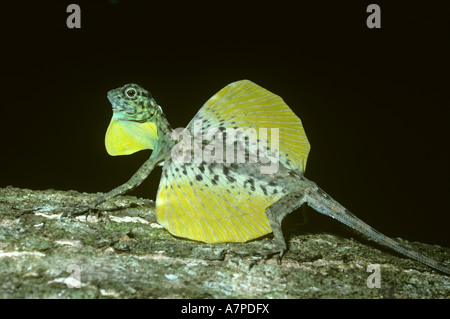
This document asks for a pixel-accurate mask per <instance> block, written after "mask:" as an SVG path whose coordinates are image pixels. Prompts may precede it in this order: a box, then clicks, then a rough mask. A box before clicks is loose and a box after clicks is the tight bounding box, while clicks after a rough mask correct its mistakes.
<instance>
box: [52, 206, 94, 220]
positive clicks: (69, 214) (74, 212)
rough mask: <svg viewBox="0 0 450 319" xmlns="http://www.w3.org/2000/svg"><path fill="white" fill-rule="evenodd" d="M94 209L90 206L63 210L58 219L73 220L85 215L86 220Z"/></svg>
mask: <svg viewBox="0 0 450 319" xmlns="http://www.w3.org/2000/svg"><path fill="white" fill-rule="evenodd" d="M93 209H95V208H93V207H91V206H85V205H83V206H77V207H70V208H67V209H65V211H64V212H63V213H62V214H61V216H60V219H63V218H74V217H77V216H80V215H86V219H87V217H88V216H89V212H90V211H91V210H93Z"/></svg>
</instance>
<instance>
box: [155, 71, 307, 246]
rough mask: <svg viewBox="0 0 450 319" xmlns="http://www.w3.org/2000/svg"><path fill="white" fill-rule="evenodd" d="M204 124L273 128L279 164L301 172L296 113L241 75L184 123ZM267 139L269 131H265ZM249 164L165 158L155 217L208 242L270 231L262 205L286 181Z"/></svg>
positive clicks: (302, 150)
mask: <svg viewBox="0 0 450 319" xmlns="http://www.w3.org/2000/svg"><path fill="white" fill-rule="evenodd" d="M196 120H201V121H202V125H203V127H204V128H211V127H220V128H222V129H224V128H230V127H231V128H236V127H238V128H243V129H245V128H255V129H259V128H266V129H270V128H278V129H279V160H280V165H283V166H285V167H287V168H289V169H293V170H296V171H300V172H303V171H304V168H305V165H306V159H307V156H308V152H309V143H308V140H307V138H306V135H305V132H304V130H303V126H302V124H301V121H300V119H299V118H298V117H297V116H296V115H295V114H294V113H293V112H292V110H291V109H290V108H289V107H288V106H287V105H286V104H285V103H284V102H283V100H282V99H281V98H280V97H278V96H276V95H274V94H272V93H271V92H269V91H267V90H265V89H263V88H262V87H260V86H258V85H256V84H254V83H252V82H250V81H247V80H244V81H238V82H234V83H231V84H229V85H228V86H226V87H225V88H223V89H222V90H221V91H219V92H218V93H217V94H216V95H214V96H213V97H212V98H211V99H210V100H208V101H207V102H206V103H205V105H204V106H203V107H202V108H201V109H200V110H199V112H198V113H197V115H196V116H195V117H194V118H193V120H192V121H191V122H190V124H189V125H188V127H187V129H188V130H190V131H192V130H193V126H194V122H195V121H196ZM267 139H268V143H270V142H271V136H270V135H269V136H267ZM251 165H252V164H248V163H246V164H236V163H214V162H213V163H205V162H202V163H194V162H187V163H186V162H178V161H174V160H172V159H168V160H166V163H165V165H164V168H163V174H162V177H161V182H160V185H159V190H158V195H157V201H156V206H157V218H158V222H159V223H160V224H161V225H163V226H164V227H165V228H166V229H167V230H168V231H169V232H171V233H172V234H173V235H176V236H180V237H185V238H189V239H193V240H198V241H202V242H207V243H217V242H245V241H248V240H251V239H254V238H258V237H261V236H263V235H265V234H268V233H270V232H271V228H270V226H269V222H268V220H267V217H266V215H265V209H266V207H268V206H269V205H271V204H272V203H274V202H276V201H277V200H278V199H279V198H281V197H282V196H283V195H284V194H285V192H286V189H285V185H282V184H280V183H278V182H277V180H276V179H270V178H269V177H267V176H265V177H264V178H259V176H258V174H257V173H255V170H254V169H251V167H252V166H251Z"/></svg>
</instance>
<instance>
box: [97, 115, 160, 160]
mask: <svg viewBox="0 0 450 319" xmlns="http://www.w3.org/2000/svg"><path fill="white" fill-rule="evenodd" d="M157 140H158V134H157V130H156V125H155V124H154V123H150V122H144V123H138V122H132V121H127V120H121V119H117V118H115V117H114V116H113V117H112V119H111V122H110V123H109V126H108V130H107V131H106V136H105V146H106V151H107V152H108V154H109V155H111V156H117V155H129V154H133V153H136V152H138V151H141V150H147V149H150V150H152V149H153V147H154V146H155V144H156V141H157Z"/></svg>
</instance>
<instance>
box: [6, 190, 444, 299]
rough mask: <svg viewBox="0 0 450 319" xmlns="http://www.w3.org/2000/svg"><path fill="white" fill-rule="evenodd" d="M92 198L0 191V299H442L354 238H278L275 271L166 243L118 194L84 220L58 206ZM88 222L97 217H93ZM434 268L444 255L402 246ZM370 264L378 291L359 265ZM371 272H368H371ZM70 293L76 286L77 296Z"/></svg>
mask: <svg viewBox="0 0 450 319" xmlns="http://www.w3.org/2000/svg"><path fill="white" fill-rule="evenodd" d="M99 195H100V194H86V193H79V192H76V191H57V190H45V191H35V190H29V189H19V188H14V187H11V186H9V187H6V188H3V189H0V298H448V297H449V296H450V285H449V277H448V276H445V275H444V274H441V273H438V272H436V271H434V270H432V269H430V268H428V267H427V266H424V265H422V264H420V263H418V262H415V261H412V260H409V259H405V258H403V257H401V256H398V255H396V254H394V253H392V252H390V251H388V250H384V249H383V248H381V247H379V246H376V245H375V244H372V243H370V242H368V241H365V240H363V239H361V238H360V237H355V238H354V239H353V238H344V237H341V236H338V235H333V234H329V233H320V232H306V233H303V234H300V233H298V232H290V231H289V230H288V231H286V237H287V239H288V251H287V253H286V254H285V256H284V258H283V260H282V263H281V265H278V264H277V261H276V259H275V258H272V259H268V260H265V259H261V258H260V257H258V256H257V255H256V254H255V253H254V252H255V251H259V250H260V249H261V247H262V246H264V245H265V244H267V243H268V242H269V241H270V240H271V236H267V237H266V238H262V239H258V240H254V241H252V242H249V243H236V244H231V243H228V244H227V243H225V244H202V243H198V242H194V241H189V240H184V239H180V238H176V237H173V236H172V235H170V234H169V233H168V232H167V231H166V230H165V229H163V228H161V226H159V225H158V224H157V222H156V218H155V208H154V202H153V201H151V200H145V199H138V198H136V197H132V196H120V197H118V198H117V199H114V200H111V201H109V202H107V203H105V204H103V205H102V206H101V209H100V210H99V211H97V212H93V213H94V214H93V215H89V217H88V218H86V217H85V216H80V217H77V218H75V219H63V220H61V219H60V218H59V215H60V214H61V213H62V212H63V210H64V208H67V207H73V206H76V205H82V204H87V203H88V202H90V201H92V200H93V199H95V198H96V197H97V196H99ZM102 211H103V214H101V216H97V213H98V212H102ZM402 243H403V244H404V245H407V246H410V247H412V248H414V249H416V250H419V251H421V252H422V253H424V254H427V255H429V256H431V257H433V258H435V259H438V260H448V256H449V252H450V250H449V249H447V248H442V247H439V246H436V245H434V246H432V245H426V244H421V243H411V242H407V241H405V240H402ZM373 264H378V265H379V270H380V272H379V274H380V276H379V277H378V278H379V283H380V288H376V287H374V288H369V287H368V284H367V281H368V278H369V276H371V275H372V276H371V277H370V278H369V283H376V282H377V281H376V280H374V279H373V278H372V277H374V273H373V271H372V272H367V268H368V266H369V265H373ZM375 268H376V266H375ZM78 286H79V288H77V287H78Z"/></svg>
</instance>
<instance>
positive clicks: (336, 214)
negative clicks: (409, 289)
mask: <svg viewBox="0 0 450 319" xmlns="http://www.w3.org/2000/svg"><path fill="white" fill-rule="evenodd" d="M311 183H313V182H311ZM314 186H315V187H314V189H316V191H313V192H310V193H309V194H307V195H306V198H307V199H306V201H307V203H308V205H309V206H311V207H312V208H313V209H315V210H317V211H318V212H320V213H322V214H324V215H327V216H330V217H332V218H334V219H336V220H338V221H340V222H341V223H343V224H345V225H347V226H349V227H351V228H353V229H354V230H356V231H359V232H360V233H363V234H364V235H366V236H368V237H369V238H370V239H371V240H373V241H375V242H377V243H379V244H381V245H384V246H386V247H388V248H390V249H392V250H394V251H396V252H398V253H400V254H402V255H405V256H407V257H409V258H411V259H414V260H417V261H419V262H421V263H423V264H425V265H427V266H430V267H432V268H434V269H437V270H439V271H441V272H443V273H446V274H447V275H450V268H449V267H448V266H446V265H444V264H442V263H440V262H438V261H436V260H434V259H431V258H429V257H427V256H424V255H422V254H420V253H418V252H416V251H413V250H411V249H408V248H406V247H403V246H402V245H400V244H399V243H398V242H396V241H395V240H393V239H391V238H389V237H387V236H386V235H383V234H382V233H380V232H379V231H377V230H376V229H374V228H372V227H370V226H369V225H367V224H366V223H364V222H363V221H362V220H360V219H359V218H358V217H356V216H355V215H353V214H352V213H351V212H349V211H348V210H347V209H346V208H345V207H343V206H342V205H341V204H339V203H338V202H337V201H336V200H334V199H333V198H331V196H329V195H328V194H327V193H325V192H324V191H323V190H322V189H320V188H319V187H318V186H317V185H315V183H314Z"/></svg>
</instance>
